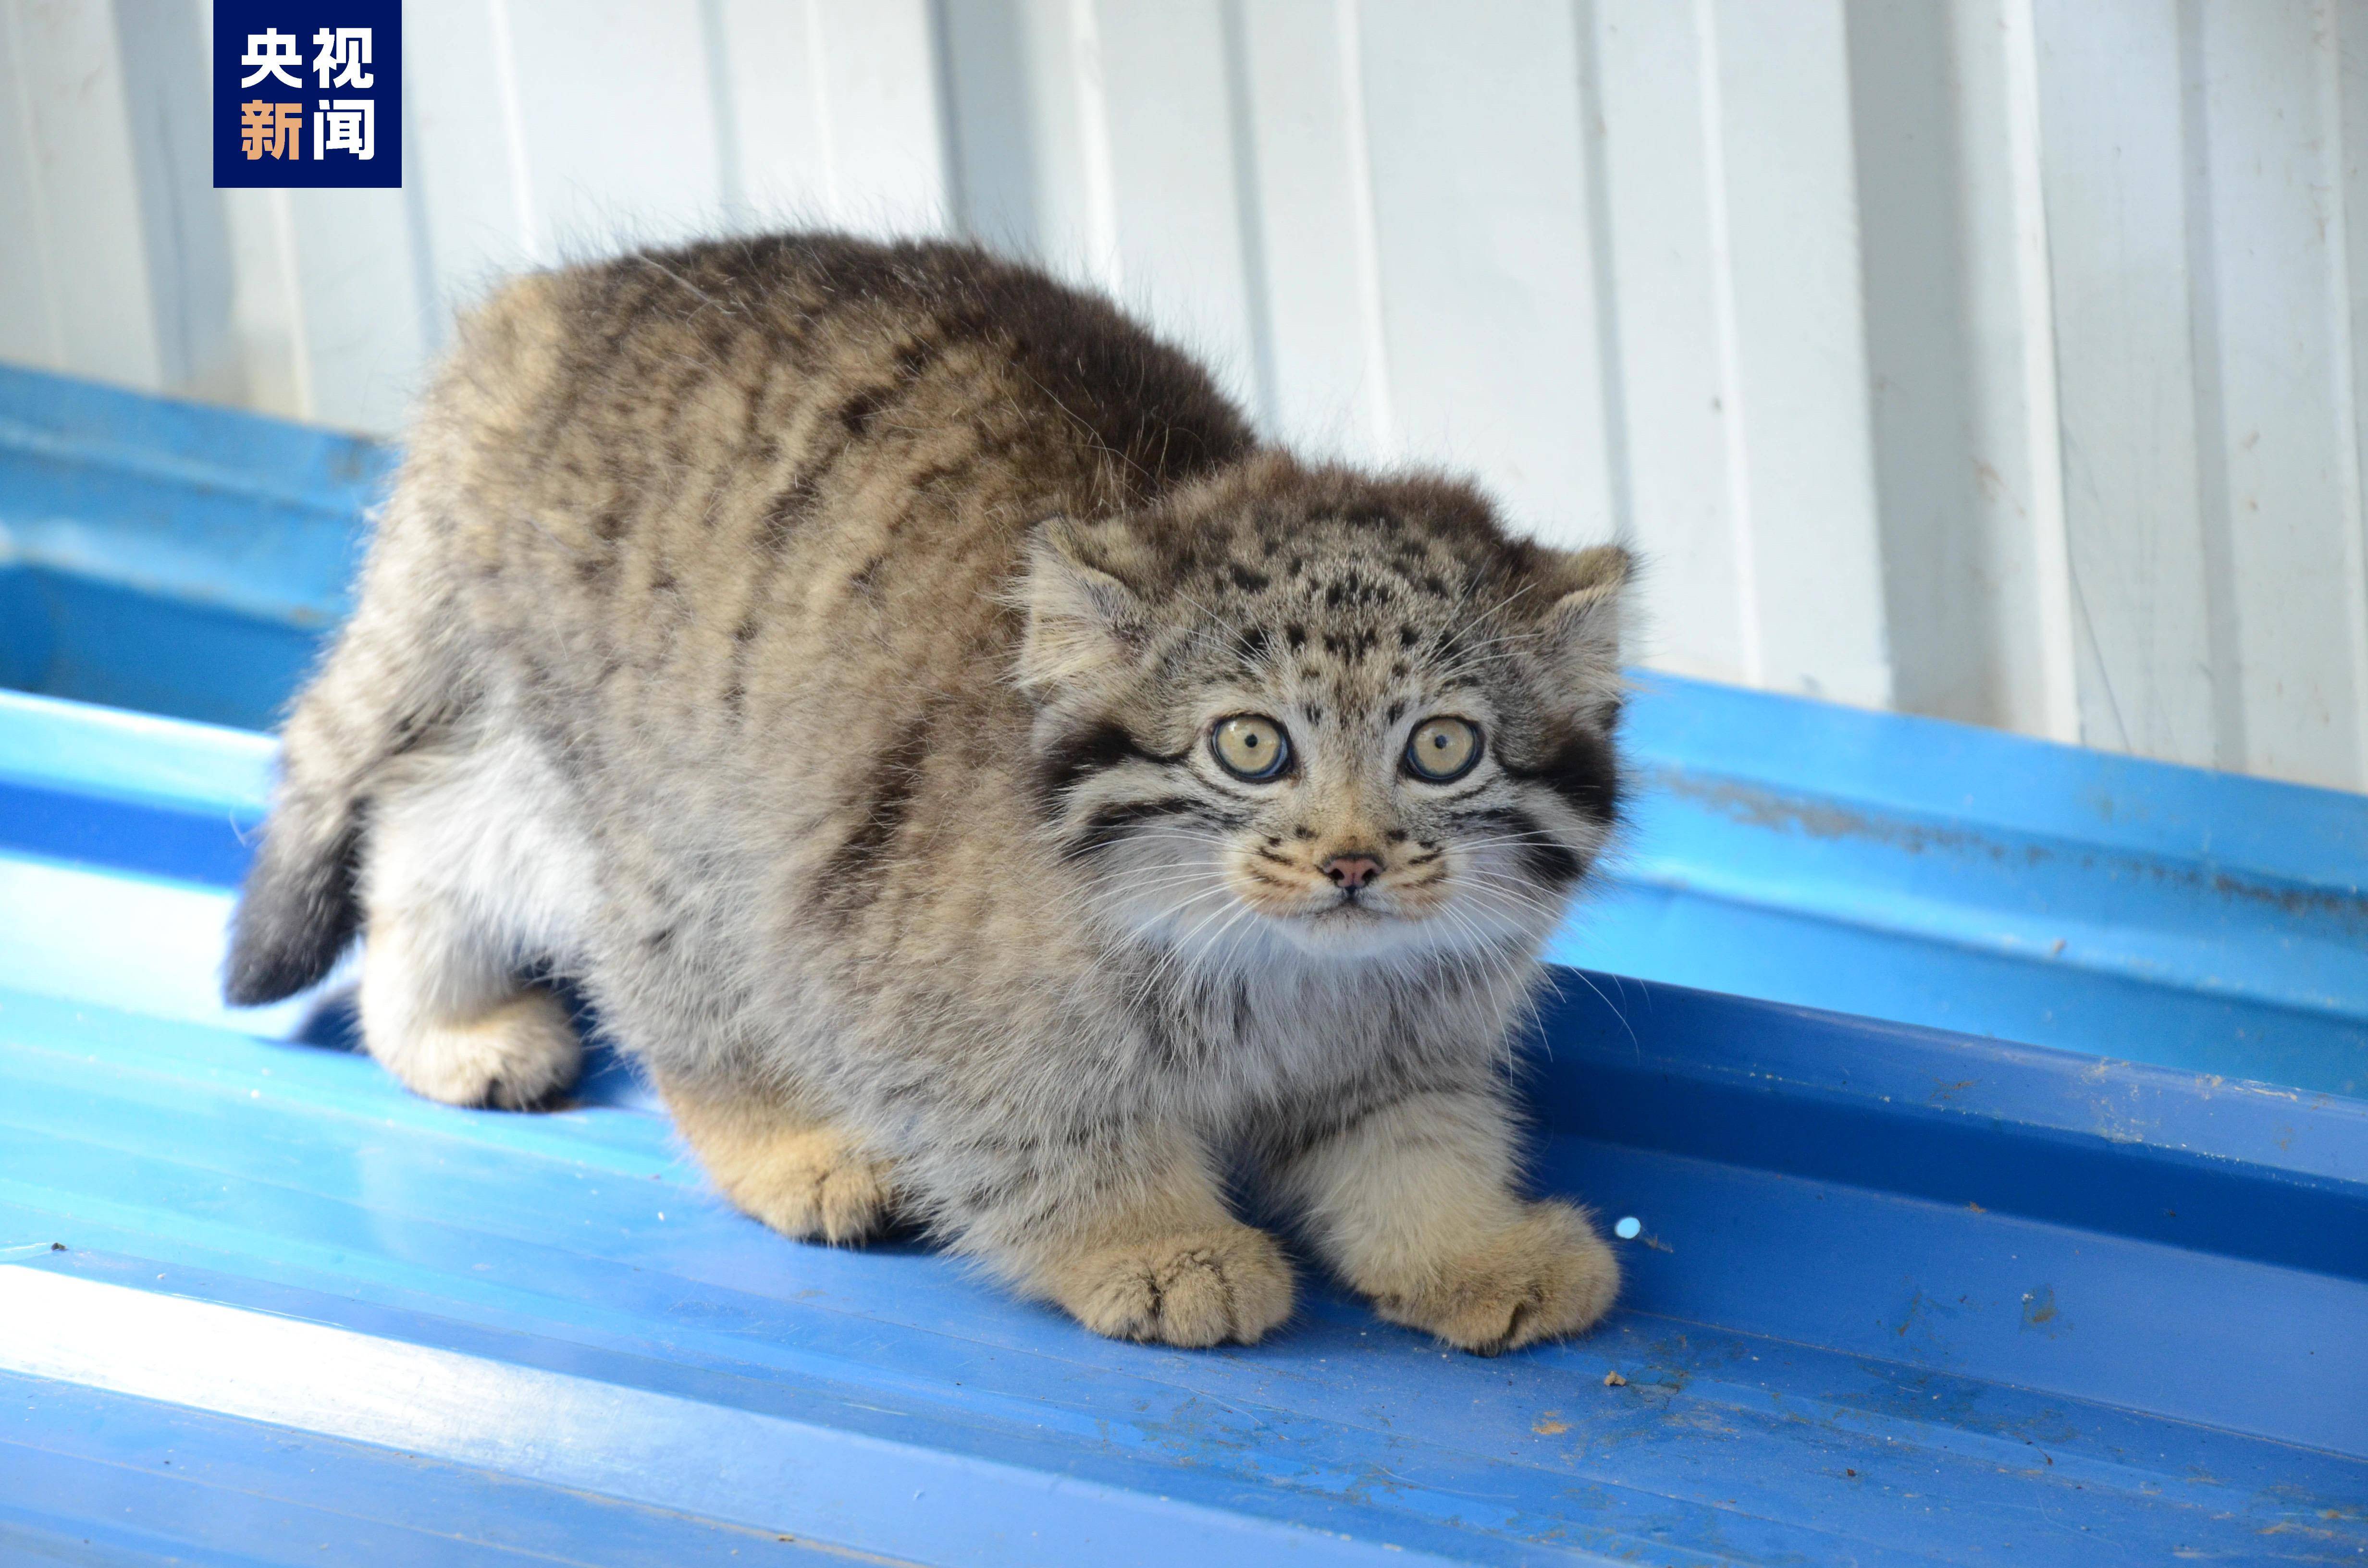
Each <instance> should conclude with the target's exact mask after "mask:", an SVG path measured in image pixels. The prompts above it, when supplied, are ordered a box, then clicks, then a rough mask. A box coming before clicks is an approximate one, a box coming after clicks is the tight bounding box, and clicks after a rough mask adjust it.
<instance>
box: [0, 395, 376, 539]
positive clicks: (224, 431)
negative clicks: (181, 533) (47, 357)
mask: <svg viewBox="0 0 2368 1568" xmlns="http://www.w3.org/2000/svg"><path fill="white" fill-rule="evenodd" d="M398 460H399V457H398V454H397V453H396V452H395V450H394V449H393V448H391V447H389V446H387V445H386V444H385V443H383V442H381V441H377V440H374V439H371V438H370V437H364V436H352V435H345V434H340V433H338V432H335V431H330V430H324V429H322V428H320V427H318V426H309V425H300V424H296V423H294V422H292V421H290V420H285V419H277V418H274V417H272V416H271V415H263V414H252V413H248V412H247V411H245V410H244V409H235V408H223V407H220V406H216V405H213V404H208V403H191V402H188V401H185V400H181V399H176V398H170V397H161V396H157V395H154V394H152V393H148V392H132V391H130V390H128V389H125V388H120V387H111V386H108V385H105V384H103V383H101V382H97V381H85V380H83V379H81V378H78V377H74V376H62V375H57V374H54V373H52V372H51V371H47V370H37V369H31V368H29V367H27V366H22V365H0V469H5V470H6V471H8V472H10V475H11V479H12V481H13V480H14V478H15V475H16V472H17V471H18V470H21V469H25V468H53V469H71V470H84V471H89V472H120V473H122V474H125V475H127V476H131V478H134V479H137V480H142V481H145V482H147V483H149V484H150V485H151V486H152V487H153V490H154V494H152V495H151V497H150V499H149V500H148V502H147V503H146V504H145V505H144V506H142V508H141V511H142V514H143V515H145V516H147V517H150V518H152V519H161V518H163V517H166V516H167V515H168V514H169V506H162V505H160V504H159V500H158V497H159V496H171V495H174V494H176V493H185V494H190V495H196V496H221V497H227V498H233V499H239V500H243V501H244V502H245V503H246V504H247V505H248V506H264V507H274V508H289V509H293V510H299V511H308V512H317V513H320V514H322V515H323V516H324V517H327V518H333V519H335V520H336V523H337V525H338V526H339V527H341V528H347V529H348V530H350V529H351V528H352V527H353V525H354V523H355V522H356V521H357V520H358V519H359V517H360V516H361V514H362V513H363V511H364V510H365V509H366V508H367V507H369V506H370V505H371V504H372V503H374V502H375V501H376V500H377V499H378V498H379V496H380V495H381V494H383V492H384V489H385V486H386V483H387V480H388V478H389V476H390V475H391V474H392V473H393V469H394V466H395V464H396V462H397V461H398ZM24 509H25V508H22V507H21V506H17V507H11V508H10V510H11V511H17V510H24ZM6 515H7V514H6V513H5V512H0V516H6Z"/></svg>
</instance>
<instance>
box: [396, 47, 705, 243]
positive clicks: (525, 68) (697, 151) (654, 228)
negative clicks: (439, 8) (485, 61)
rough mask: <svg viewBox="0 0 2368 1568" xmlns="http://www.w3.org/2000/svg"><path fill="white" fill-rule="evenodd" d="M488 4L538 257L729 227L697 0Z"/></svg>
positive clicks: (683, 236)
mask: <svg viewBox="0 0 2368 1568" xmlns="http://www.w3.org/2000/svg"><path fill="white" fill-rule="evenodd" d="M491 4H492V6H493V7H494V12H493V14H494V17H495V22H496V37H497V39H500V40H503V41H502V42H501V43H499V44H497V46H496V53H495V59H496V61H497V62H500V63H501V64H502V66H503V67H504V68H505V74H506V77H507V84H508V90H509V91H510V92H511V93H512V94H513V95H514V96H515V98H516V103H517V109H516V113H517V116H518V125H519V127H520V128H521V136H520V140H521V142H522V143H523V145H524V149H525V156H524V159H523V163H524V167H525V171H526V183H527V196H526V200H527V208H528V210H529V213H530V214H531V218H532V222H533V223H534V232H533V235H532V240H533V244H534V247H535V249H536V251H537V253H538V254H539V255H540V256H541V257H542V258H543V259H545V260H551V261H555V260H560V259H562V258H565V257H574V256H600V255H605V254H609V253H611V252H613V251H615V250H617V249H619V248H620V246H622V245H625V244H652V243H663V242H666V241H675V240H682V239H688V238H690V237H693V236H695V235H697V234H699V233H702V232H705V231H709V230H712V229H715V228H717V227H719V226H721V224H722V222H723V183H722V178H721V174H720V170H719V160H718V155H717V150H716V122H715V113H714V104H713V97H712V84H711V82H710V80H709V76H708V51H707V43H706V34H705V32H704V31H703V28H704V27H705V18H704V17H702V15H701V12H700V6H699V5H698V3H697V0H491ZM416 52H417V53H418V54H420V55H421V56H422V57H423V59H424V60H433V59H434V58H435V55H432V54H430V53H429V51H427V50H418V51H416ZM436 52H437V53H438V54H440V53H441V52H442V51H436Z"/></svg>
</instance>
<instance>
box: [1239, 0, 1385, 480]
mask: <svg viewBox="0 0 2368 1568" xmlns="http://www.w3.org/2000/svg"><path fill="white" fill-rule="evenodd" d="M1233 8H1234V11H1235V28H1236V33H1237V47H1238V49H1239V51H1240V62H1239V67H1238V68H1239V71H1240V76H1241V82H1242V92H1241V100H1240V108H1241V110H1242V113H1243V117H1244V118H1245V119H1247V125H1245V126H1244V127H1242V128H1241V130H1240V131H1239V132H1238V134H1239V135H1240V137H1241V139H1242V141H1243V142H1244V145H1243V146H1242V147H1240V148H1238V149H1237V150H1236V158H1237V162H1246V165H1247V167H1246V171H1245V175H1244V181H1245V183H1246V184H1247V185H1248V186H1250V187H1252V189H1251V191H1250V199H1251V201H1252V203H1253V211H1254V214H1255V216H1254V220H1253V225H1254V228H1255V230H1256V252H1257V258H1258V270H1259V278H1258V282H1259V284H1260V286H1261V287H1260V290H1259V292H1258V294H1257V295H1254V296H1253V300H1252V305H1253V308H1254V309H1258V313H1259V315H1260V317H1261V318H1262V324H1263V328H1264V330H1263V332H1262V334H1261V337H1260V341H1259V343H1258V345H1257V346H1256V347H1257V349H1258V353H1259V354H1260V355H1261V360H1260V366H1259V375H1260V377H1261V386H1262V388H1263V389H1264V391H1263V393H1262V401H1263V403H1264V409H1265V413H1266V415H1267V417H1268V419H1269V424H1270V426H1271V427H1272V428H1273V429H1274V431H1275V432H1276V433H1277V434H1278V435H1280V436H1281V437H1283V438H1284V439H1286V440H1289V441H1292V442H1293V443H1295V444H1298V445H1300V446H1302V447H1304V448H1305V449H1308V450H1309V451H1311V452H1312V453H1315V454H1317V455H1322V456H1327V457H1338V458H1342V459H1361V460H1366V461H1376V460H1385V459H1387V458H1389V457H1391V456H1393V455H1394V454H1395V449H1396V430H1395V421H1394V420H1393V418H1392V416H1391V412H1390V401H1389V388H1388V370H1387V364H1388V358H1387V356H1388V351H1387V348H1386V347H1385V346H1384V344H1383V335H1382V306H1381V279H1380V277H1379V275H1378V272H1377V270H1376V267H1375V253H1374V244H1373V216H1372V188H1373V186H1372V161H1371V151H1370V148H1369V146H1368V143H1367V140H1366V137H1365V121H1364V101H1363V90H1362V82H1363V73H1362V70H1361V68H1360V62H1359V59H1358V55H1359V53H1360V50H1361V45H1360V43H1359V41H1358V39H1359V33H1360V30H1361V29H1360V28H1359V26H1358V23H1359V21H1360V17H1359V16H1358V14H1357V0H1256V3H1255V4H1251V3H1247V0H1237V3H1236V4H1235V6H1234V7H1233Z"/></svg>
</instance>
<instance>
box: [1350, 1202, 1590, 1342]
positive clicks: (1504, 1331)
mask: <svg viewBox="0 0 2368 1568" xmlns="http://www.w3.org/2000/svg"><path fill="white" fill-rule="evenodd" d="M1619 1293H1620V1263H1619V1260H1618V1259H1617V1258H1615V1257H1614V1256H1612V1255H1611V1248H1610V1247H1608V1246H1606V1245H1604V1244H1603V1240H1602V1238H1601V1237H1600V1236H1598V1235H1597V1234H1596V1233H1595V1227H1593V1226H1592V1225H1590V1224H1588V1221H1587V1216H1586V1215H1584V1214H1582V1213H1580V1212H1579V1211H1578V1210H1577V1209H1574V1208H1572V1207H1571V1206H1570V1205H1569V1204H1567V1203H1552V1202H1547V1203H1531V1204H1529V1205H1527V1206H1526V1208H1525V1210H1524V1212H1523V1213H1522V1215H1521V1217H1520V1220H1518V1221H1515V1222H1514V1224H1513V1225H1512V1226H1511V1227H1510V1228H1509V1229H1508V1230H1506V1231H1503V1232H1501V1233H1498V1234H1497V1235H1495V1236H1493V1237H1491V1238H1489V1239H1488V1240H1486V1241H1485V1242H1482V1243H1480V1244H1477V1245H1475V1246H1474V1247H1472V1248H1471V1249H1470V1250H1468V1251H1466V1252H1463V1253H1462V1254H1460V1255H1458V1256H1455V1257H1454V1258H1452V1259H1450V1260H1449V1261H1447V1262H1446V1263H1444V1264H1442V1265H1440V1267H1437V1268H1436V1269H1434V1270H1432V1271H1430V1273H1429V1276H1428V1278H1425V1279H1424V1280H1423V1281H1422V1282H1421V1283H1420V1284H1418V1285H1417V1286H1415V1287H1413V1288H1412V1289H1408V1290H1398V1291H1389V1292H1377V1293H1376V1294H1375V1295H1374V1297H1373V1310H1374V1311H1376V1312H1380V1313H1381V1315H1382V1316H1383V1317H1385V1318H1387V1319H1388V1320H1389V1321H1390V1322H1392V1323H1395V1324H1403V1325H1404V1326H1406V1327H1407V1328H1418V1329H1422V1330H1425V1331H1426V1332H1428V1333H1430V1334H1435V1335H1438V1336H1439V1337H1440V1338H1441V1339H1443V1340H1445V1341H1447V1343H1449V1344H1450V1345H1452V1346H1456V1347H1458V1348H1459V1349H1463V1350H1469V1351H1472V1352H1473V1353H1474V1354H1475V1355H1481V1356H1495V1355H1498V1354H1500V1353H1502V1352H1504V1351H1507V1350H1518V1349H1520V1347H1521V1346H1524V1345H1534V1344H1536V1343H1537V1342H1538V1341H1540V1340H1542V1339H1559V1338H1561V1337H1563V1336H1564V1335H1572V1334H1578V1333H1581V1332H1583V1331H1584V1330H1586V1329H1588V1328H1591V1327H1593V1326H1594V1325H1595V1324H1596V1322H1597V1320H1599V1319H1600V1318H1601V1317H1602V1316H1603V1314H1604V1313H1605V1312H1610V1311H1611V1302H1612V1300H1613V1298H1615V1297H1616V1296H1618V1295H1619Z"/></svg>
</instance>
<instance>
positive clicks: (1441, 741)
mask: <svg viewBox="0 0 2368 1568" xmlns="http://www.w3.org/2000/svg"><path fill="white" fill-rule="evenodd" d="M1430 744H1432V745H1435V746H1438V747H1440V748H1441V749H1444V748H1445V747H1446V745H1447V732H1446V731H1444V730H1442V731H1440V733H1438V734H1435V735H1433V736H1431V737H1430Z"/></svg>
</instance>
